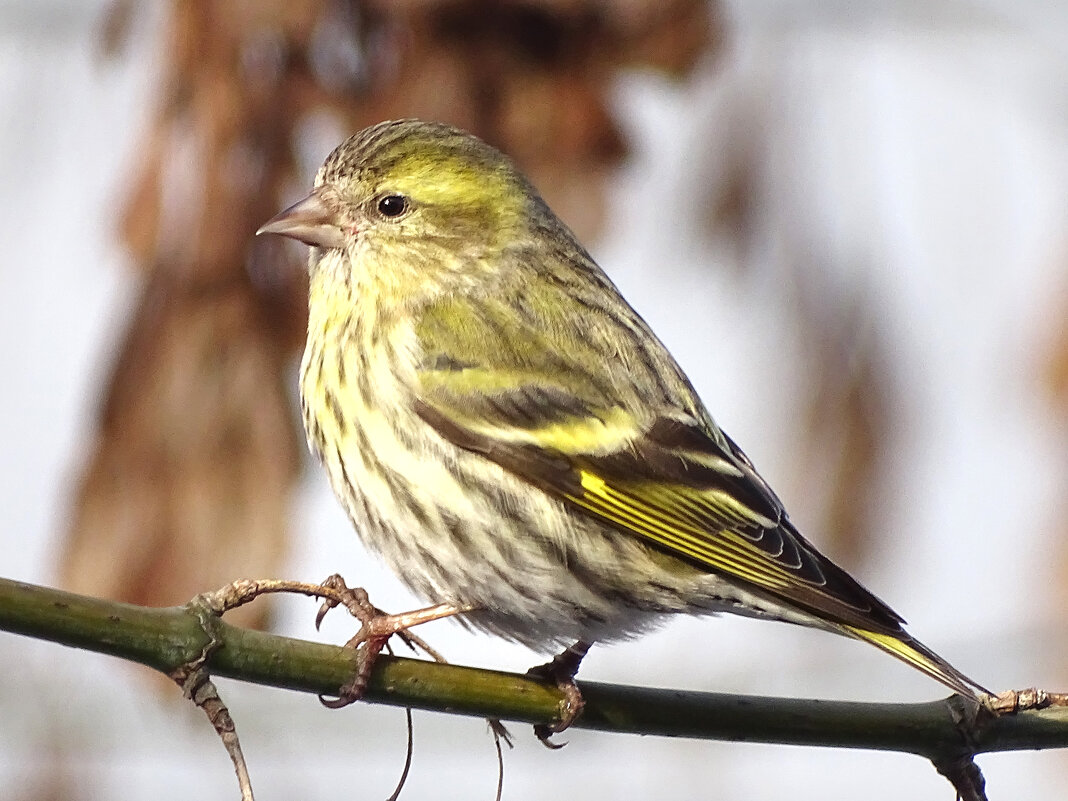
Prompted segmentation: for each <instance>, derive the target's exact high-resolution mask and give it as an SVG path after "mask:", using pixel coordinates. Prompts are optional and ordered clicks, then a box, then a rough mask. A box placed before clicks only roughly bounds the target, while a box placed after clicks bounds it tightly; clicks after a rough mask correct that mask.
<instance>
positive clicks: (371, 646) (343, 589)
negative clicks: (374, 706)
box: [315, 574, 470, 709]
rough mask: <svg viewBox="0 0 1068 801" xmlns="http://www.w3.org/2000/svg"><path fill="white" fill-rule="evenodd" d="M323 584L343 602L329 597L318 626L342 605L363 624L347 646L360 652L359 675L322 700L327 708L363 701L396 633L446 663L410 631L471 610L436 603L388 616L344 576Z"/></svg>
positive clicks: (328, 580) (324, 602)
mask: <svg viewBox="0 0 1068 801" xmlns="http://www.w3.org/2000/svg"><path fill="white" fill-rule="evenodd" d="M323 585H324V586H327V587H330V588H332V589H334V590H336V591H337V592H338V594H339V599H338V600H335V599H333V598H328V599H327V600H325V601H323V605H322V606H321V607H320V608H319V613H318V614H317V615H316V617H315V625H316V627H318V626H319V624H320V623H322V620H323V617H324V616H325V615H326V613H327V612H329V611H330V610H331V609H333V608H334V607H335V606H338V605H339V604H340V605H341V606H344V607H345V608H346V609H347V610H348V611H349V614H351V615H352V616H353V617H355V618H356V619H357V620H359V621H360V624H361V625H360V630H359V631H358V632H356V636H355V637H353V638H352V639H351V640H349V641H348V642H347V643H345V647H346V648H355V649H357V650H356V653H357V655H358V659H357V662H356V672H355V674H353V677H352V678H351V679H350V680H349V681H348V682H347V683H346V684H345V685H343V686H342V687H341V689H340V690H339V691H338V697H337V698H333V699H326V698H323V697H322V696H320V697H319V700H320V701H321V702H322V704H323V706H326V707H329V708H330V709H340V708H341V707H343V706H348V705H349V704H351V703H353V702H354V701H359V700H360V698H362V697H363V694H364V692H365V691H366V690H367V683H368V681H369V680H370V678H371V670H372V669H373V668H374V666H375V661H376V660H377V659H378V655H379V654H380V653H381V652H382V649H383V648H384V647H385V645H386V642H387V641H388V640H389V638H390V637H392V636H393V635H394V634H399V635H400V636H401V638H403V639H404V641H405V642H406V643H407V644H408V645H409V646H410V647H414V646H415V645H419V646H420V647H421V648H423V649H424V650H426V651H427V653H429V654H430V655H431V656H432V657H434V658H435V659H436V660H437V661H443V660H442V659H441V658H440V656H439V655H438V654H437V653H436V652H434V651H433V650H432V649H429V648H428V647H427V646H426V645H425V643H423V642H422V640H420V639H419V638H417V637H416V636H415V635H413V634H409V633H408V631H407V630H408V629H409V628H411V627H412V626H418V625H419V624H420V623H429V622H430V621H432V620H441V619H442V618H446V617H452V616H453V615H457V614H460V613H461V612H467V611H470V610H469V609H467V608H464V607H458V606H453V605H452V604H436V605H434V606H428V607H426V608H425V609H416V610H414V611H412V612H402V613H400V614H396V615H388V614H386V613H385V612H383V611H382V610H381V609H379V608H378V607H376V606H374V605H373V604H372V603H371V601H370V600H369V599H368V597H367V591H366V590H364V589H363V588H362V587H351V588H350V587H347V586H346V585H345V582H344V580H343V579H342V578H341V576H338V575H336V574H335V575H333V576H331V577H330V578H328V579H327V580H326V581H324V582H323Z"/></svg>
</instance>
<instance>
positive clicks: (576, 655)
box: [527, 641, 591, 749]
mask: <svg viewBox="0 0 1068 801" xmlns="http://www.w3.org/2000/svg"><path fill="white" fill-rule="evenodd" d="M590 646H591V643H588V642H582V641H579V642H577V643H575V644H574V645H572V646H570V647H568V648H566V649H565V650H563V651H562V652H560V653H559V654H557V655H556V656H554V657H553V659H552V661H551V662H547V663H546V664H544V665H538V666H537V667H532V668H531V669H530V670H528V671H527V675H528V676H534V677H536V678H540V679H547V680H549V681H552V682H553V683H554V684H555V685H556V686H557V687H558V688H559V689H560V692H562V693H563V694H564V698H563V700H562V701H561V702H560V716H559V717H558V718H557V719H556V720H554V721H553V722H552V723H539V724H537V725H536V726H535V727H534V734H535V735H536V736H537V738H538V739H539V740H541V744H542V745H544V746H545V747H546V748H552V749H557V748H563V747H564V746H565V745H566V743H554V742H553V741H552V737H553V735H554V734H559V733H560V732H562V731H564V730H566V729H567V728H568V727H570V726H571V724H572V723H574V722H575V720H576V718H578V716H579V715H580V714H582V708H583V707H584V706H585V705H586V702H585V701H584V700H583V698H582V691H581V690H579V687H578V684H576V683H575V674H576V673H578V669H579V666H580V665H581V664H582V659H583V657H585V656H586V654H587V653H588V652H589V650H590Z"/></svg>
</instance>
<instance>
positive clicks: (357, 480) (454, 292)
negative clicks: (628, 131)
mask: <svg viewBox="0 0 1068 801" xmlns="http://www.w3.org/2000/svg"><path fill="white" fill-rule="evenodd" d="M261 230H266V231H272V232H276V233H282V234H285V235H288V236H293V237H295V238H298V239H301V240H303V241H305V242H307V243H308V244H310V245H312V246H313V247H312V252H311V259H310V273H311V279H310V306H309V309H310V314H309V324H308V325H309V335H308V346H307V350H306V352H305V355H304V360H303V364H302V368H301V397H302V407H303V415H304V422H305V425H306V427H307V431H308V437H309V442H310V444H311V446H312V448H313V450H314V451H315V452H316V453H317V454H318V456H319V458H320V459H321V460H322V462H323V464H324V465H325V467H326V469H327V471H328V473H329V476H330V480H331V483H332V485H333V487H334V490H335V492H336V493H337V495H338V497H339V498H340V499H341V501H342V503H343V504H344V506H345V508H346V509H347V511H348V513H349V515H350V516H351V517H352V519H353V521H354V523H355V524H356V528H357V531H358V532H359V534H360V536H361V537H362V538H363V540H364V542H365V543H366V544H367V545H368V546H370V547H371V548H372V549H374V550H375V551H377V552H379V553H380V554H381V555H382V556H383V557H384V558H385V560H386V561H387V562H388V563H389V565H390V567H391V568H392V569H393V570H394V571H395V572H396V573H397V575H399V576H400V577H401V578H402V579H403V580H404V581H405V582H406V583H407V584H408V585H410V586H411V587H412V588H413V589H414V590H415V591H416V592H418V593H419V594H420V595H422V596H424V597H425V598H427V599H428V600H429V601H432V602H435V603H438V602H448V603H451V604H454V605H456V606H473V607H476V608H477V611H475V612H471V613H468V614H466V615H464V620H466V621H467V622H468V623H469V624H471V625H474V626H477V627H479V628H482V629H485V630H488V631H491V632H493V633H495V634H498V635H501V636H503V637H507V638H510V639H513V640H517V641H519V642H522V643H525V644H527V645H530V646H532V647H534V648H537V649H542V650H544V649H547V648H555V647H557V646H559V645H561V644H565V643H568V642H571V641H574V640H580V641H586V642H594V641H606V640H612V639H618V638H623V637H629V636H633V635H636V634H638V633H640V632H642V631H644V630H646V629H647V628H648V627H650V626H651V625H654V624H656V623H657V622H659V621H661V620H663V617H664V615H665V614H668V613H709V612H721V611H725V612H734V613H738V614H744V615H750V616H754V617H763V618H770V619H776V620H784V621H788V622H791V623H798V624H802V625H807V626H815V627H817V628H822V629H826V630H829V631H833V632H837V633H839V634H844V635H847V636H851V637H855V638H857V639H861V640H865V641H868V642H870V643H872V644H874V645H876V646H877V647H879V648H881V649H883V650H885V651H887V652H888V653H891V654H893V655H894V656H897V657H898V658H900V659H902V660H904V661H905V662H908V663H909V664H911V665H913V666H914V667H916V668H918V669H919V670H922V671H923V672H925V673H927V674H929V675H931V676H932V677H934V678H935V679H937V680H939V681H941V682H943V683H944V684H946V685H947V686H949V687H951V688H953V689H954V690H956V691H958V692H961V693H965V694H968V695H974V691H975V689H977V688H978V689H981V688H979V686H978V685H977V684H975V682H973V681H971V680H970V679H968V678H966V677H965V676H963V675H962V674H960V673H959V672H958V671H956V670H955V669H954V668H952V667H951V666H950V665H949V664H947V663H946V662H945V661H944V660H942V659H941V658H939V657H938V656H936V655H935V654H934V653H933V652H931V651H930V650H929V649H927V648H925V647H924V646H923V645H921V644H920V643H919V642H917V641H916V640H914V639H912V638H911V637H910V636H909V635H908V634H907V633H906V632H905V631H904V629H903V628H902V622H903V621H902V620H901V618H900V617H899V616H898V615H897V614H896V613H895V612H894V611H893V610H891V609H890V608H889V607H888V606H887V605H886V604H884V603H883V602H882V601H880V600H879V599H877V598H876V597H875V596H873V595H872V594H871V593H869V592H868V591H867V590H865V589H864V588H863V587H861V586H860V584H858V583H857V582H856V581H855V580H854V579H852V578H851V577H850V576H849V575H848V574H846V573H845V572H844V571H843V570H841V569H840V568H839V567H837V566H836V565H834V564H833V563H832V562H831V561H829V560H828V559H827V558H825V557H823V556H822V555H820V554H819V553H818V552H817V551H816V550H815V548H814V547H813V546H812V545H811V544H810V543H809V542H808V541H806V540H805V539H804V538H803V537H802V536H801V535H800V533H798V531H797V530H796V529H795V528H794V526H793V525H792V524H791V522H790V520H789V519H788V517H787V515H786V512H785V510H784V509H783V505H782V503H781V502H780V501H779V499H778V497H776V495H775V493H774V492H772V490H771V489H770V488H769V487H768V485H767V484H766V483H765V482H764V480H763V479H762V478H761V477H760V475H759V474H758V473H757V472H756V470H755V469H754V468H753V466H752V464H751V463H750V462H749V460H748V459H747V458H746V456H745V454H744V453H742V451H741V450H740V449H739V448H738V447H737V446H736V445H735V444H734V443H733V442H732V441H731V440H730V439H729V438H728V437H727V436H726V434H724V433H723V432H722V431H721V430H720V429H719V428H718V427H717V426H716V424H715V423H714V422H713V420H712V418H711V416H710V415H709V414H708V412H707V411H706V410H705V408H704V406H703V405H702V403H701V401H700V399H699V398H698V396H697V394H696V393H695V392H694V389H693V387H692V386H691V385H690V383H689V381H688V380H687V378H686V376H685V375H684V374H683V372H682V370H681V369H680V368H679V366H678V365H677V364H676V363H675V361H674V359H673V358H672V357H671V355H670V354H669V353H668V352H667V350H666V349H665V348H664V346H663V345H662V344H661V343H660V341H659V340H658V339H657V338H656V336H655V335H654V334H653V333H652V331H650V330H649V328H648V326H647V325H646V324H645V322H644V321H643V320H642V319H641V318H640V317H639V316H638V314H637V313H636V312H635V311H634V310H633V309H632V308H631V307H630V306H629V305H628V304H627V302H626V301H625V300H624V299H623V298H622V297H621V296H620V294H619V292H618V291H617V290H616V288H615V287H614V286H613V284H612V283H611V281H610V280H609V279H608V278H607V276H606V275H605V274H604V273H603V272H602V271H601V269H600V268H599V267H598V266H597V265H596V264H595V263H594V262H593V260H592V259H591V258H590V256H589V254H588V253H587V252H586V251H585V249H584V248H583V247H582V246H581V245H580V244H579V243H578V242H577V241H576V240H575V238H574V236H573V235H572V233H571V232H570V231H569V230H568V229H567V228H566V227H565V226H564V225H563V224H562V223H561V222H560V221H559V220H558V219H557V218H556V217H555V215H553V213H552V212H551V211H550V210H549V209H548V207H547V206H546V205H545V203H544V202H543V201H542V200H541V199H540V198H539V197H538V195H537V193H536V192H535V191H534V189H533V188H532V187H531V186H530V184H529V183H528V182H527V181H526V179H525V178H523V176H522V175H521V174H520V173H519V172H518V171H517V170H516V169H515V168H514V167H513V166H512V164H511V163H510V162H509V161H508V160H507V159H506V158H505V157H503V156H502V155H501V154H500V153H498V152H497V151H496V150H494V149H493V148H491V147H489V146H488V145H486V144H484V143H483V142H481V141H480V140H478V139H475V138H474V137H472V136H469V135H467V134H465V133H463V132H461V131H458V130H456V129H453V128H450V127H447V126H444V125H440V124H434V123H423V122H419V121H414V120H405V121H400V122H390V123H382V124H380V125H377V126H374V127H372V128H368V129H367V130H365V131H362V132H361V133H359V134H357V135H355V136H354V137H352V138H351V139H349V140H348V141H346V142H345V143H343V144H342V145H341V146H340V147H338V148H337V150H335V151H334V153H333V154H331V156H330V157H329V158H328V159H327V161H326V163H325V164H324V165H323V167H322V169H321V170H320V171H319V174H318V176H317V177H316V181H315V190H314V192H313V194H312V195H311V196H309V198H308V199H306V200H305V201H303V202H302V203H301V204H298V205H297V206H295V207H293V209H290V210H288V211H287V212H284V213H283V214H282V215H279V217H278V218H275V220H273V221H272V222H271V223H269V224H268V225H267V226H264V229H261Z"/></svg>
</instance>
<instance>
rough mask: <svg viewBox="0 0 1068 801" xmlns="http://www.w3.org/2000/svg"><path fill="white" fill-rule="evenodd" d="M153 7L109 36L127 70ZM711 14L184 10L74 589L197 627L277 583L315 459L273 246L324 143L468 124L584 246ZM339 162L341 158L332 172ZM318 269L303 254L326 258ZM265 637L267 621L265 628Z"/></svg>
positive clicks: (131, 214) (150, 137) (150, 161)
mask: <svg viewBox="0 0 1068 801" xmlns="http://www.w3.org/2000/svg"><path fill="white" fill-rule="evenodd" d="M139 10H140V9H139V6H138V4H136V3H132V2H129V0H126V1H125V2H118V3H116V4H115V6H114V8H113V9H112V12H111V14H110V16H109V17H108V19H107V20H106V24H105V27H104V31H103V37H102V38H103V40H104V44H105V47H106V48H112V49H113V48H116V47H121V45H122V38H123V35H124V31H126V30H127V29H128V26H127V24H126V23H127V22H128V19H129V15H131V14H135V13H139ZM714 10H715V9H714V7H713V6H712V5H711V4H710V3H708V2H706V1H705V0H660V2H651V1H650V2H643V1H642V0H527V1H526V2H515V1H514V0H504V1H501V2H490V1H489V0H448V1H445V0H391V2H384V0H364V1H363V2H358V1H356V0H353V1H352V2H312V1H311V0H240V1H239V0H232V1H224V0H212V1H209V0H175V2H172V3H170V4H169V6H168V8H167V10H166V12H165V13H166V20H165V23H164V25H163V28H162V31H161V33H162V37H161V41H160V58H161V71H160V75H159V93H158V97H157V100H156V105H155V109H154V110H153V113H152V116H151V119H150V121H149V122H148V125H147V129H146V131H145V134H144V136H143V144H142V146H141V148H140V149H139V153H140V163H138V164H135V165H131V172H132V173H133V175H134V179H133V182H132V185H131V188H130V190H129V193H128V195H127V199H126V203H125V211H124V213H123V216H122V220H121V233H122V238H123V240H124V242H125V243H126V246H127V248H128V249H129V251H130V252H131V254H132V255H133V258H134V260H135V262H136V264H137V265H138V268H139V269H140V270H141V271H142V273H143V280H144V289H143V292H142V295H141V298H140V302H139V304H138V309H137V311H136V313H135V314H134V316H133V319H132V320H131V322H130V325H129V329H128V331H127V334H126V337H125V340H124V342H123V343H122V346H121V349H120V353H119V355H118V358H117V360H116V363H115V367H114V370H113V372H112V374H111V376H110V380H109V381H108V385H107V387H106V388H105V390H104V396H105V397H104V402H103V408H102V411H101V414H100V420H99V427H98V430H97V432H96V440H95V443H94V444H93V446H92V450H91V452H90V453H88V454H86V457H85V466H84V469H83V470H82V473H81V476H80V479H79V481H78V486H77V490H76V495H75V499H74V503H73V510H72V514H71V522H70V527H69V531H68V534H67V538H66V544H65V551H64V553H63V557H62V581H63V583H64V585H65V586H67V587H69V588H71V589H73V590H76V591H79V592H84V593H88V594H92V595H103V596H107V597H111V598H116V599H120V600H126V601H131V602H136V603H142V604H154V605H165V604H175V603H181V602H184V601H185V600H187V599H188V598H190V597H191V596H192V595H194V594H195V593H197V592H200V591H202V590H205V589H210V588H214V587H216V586H219V585H221V584H224V583H225V582H227V581H230V580H232V579H234V578H237V577H240V576H273V575H275V574H277V573H278V571H279V566H280V560H281V558H282V556H283V555H284V553H285V549H286V541H287V538H286V527H287V522H288V516H289V506H290V499H291V493H292V488H293V485H294V482H295V480H296V477H297V474H298V470H299V466H300V462H301V458H300V453H301V452H302V448H303V446H302V445H301V441H302V439H303V437H302V435H300V434H299V433H298V422H297V417H296V415H295V414H294V413H293V410H292V409H291V405H292V404H291V400H290V398H291V395H292V390H291V389H290V388H289V384H290V383H291V380H292V379H291V376H290V366H291V364H292V360H293V358H294V355H295V353H296V352H297V350H298V349H299V347H300V344H301V342H302V338H303V327H304V307H305V287H304V280H305V276H304V271H303V269H302V268H301V267H300V265H299V264H297V263H293V262H294V256H293V251H291V250H287V249H285V248H283V247H282V246H281V245H280V243H278V242H266V241H254V240H253V232H254V231H255V229H256V227H257V226H258V225H259V224H260V223H262V222H263V221H264V220H266V219H267V218H269V217H270V216H271V215H272V214H274V212H276V211H277V210H278V209H280V208H282V207H283V205H285V204H286V202H287V201H289V200H291V199H293V196H294V194H295V189H294V188H295V187H300V186H305V185H307V183H308V182H309V181H310V178H311V176H310V175H306V174H300V173H301V166H302V165H301V164H300V163H299V162H300V159H299V154H300V150H301V147H302V145H307V142H306V141H304V138H305V137H306V135H307V130H306V126H307V124H308V121H309V120H311V119H314V118H316V117H317V116H318V117H320V118H321V117H322V115H326V116H327V118H328V119H330V120H332V121H334V122H335V123H336V125H337V127H338V129H339V130H340V131H341V132H343V135H346V134H347V133H351V132H354V131H356V130H358V129H360V128H362V127H364V126H366V125H369V124H371V123H374V122H377V121H379V120H382V119H388V118H395V117H406V116H415V117H424V118H430V119H439V120H444V121H447V122H452V123H455V124H458V125H460V126H462V127H465V128H467V129H469V130H471V131H473V132H475V133H477V134H479V135H481V136H482V137H484V138H485V139H487V140H489V141H491V142H492V143H494V144H496V145H497V146H499V147H501V148H502V149H503V150H505V151H506V152H508V153H509V154H511V155H512V156H513V157H514V158H515V159H516V160H517V161H518V162H519V164H520V165H521V167H522V168H523V169H524V170H525V171H526V172H527V173H528V174H529V175H530V176H531V178H532V179H533V180H534V182H535V183H536V184H537V185H538V186H539V188H540V189H541V190H542V192H543V194H544V195H545V196H546V199H547V200H548V201H549V202H550V204H552V205H553V206H554V207H555V208H556V209H557V211H558V212H559V213H560V214H561V216H562V217H564V218H565V219H566V220H567V221H568V222H569V223H571V224H572V226H573V227H575V229H576V230H577V231H578V232H579V234H580V235H582V236H590V235H591V234H592V233H593V232H594V231H595V230H596V228H597V226H598V224H599V222H600V220H601V217H602V214H603V210H604V203H603V188H604V179H605V177H606V175H607V174H608V172H609V171H610V170H611V168H612V167H613V166H615V165H616V164H617V163H618V162H619V160H620V159H621V158H622V157H623V156H624V155H625V153H626V147H625V143H624V141H623V137H622V135H621V133H620V131H619V129H618V128H617V126H616V124H615V122H614V120H613V118H612V115H611V112H610V111H609V105H608V99H607V94H608V90H609V88H610V84H611V81H612V79H613V77H614V76H615V75H616V74H617V72H618V70H619V69H620V68H623V67H646V68H652V69H657V70H661V71H664V72H667V73H669V74H672V75H676V76H681V75H684V74H686V73H687V71H688V70H689V69H690V68H691V67H692V65H693V64H694V63H695V62H696V60H697V59H698V57H700V56H701V55H702V54H706V53H709V52H710V51H711V50H713V49H715V47H716V46H717V44H718V42H719V38H718V33H719V31H718V27H717V20H716V18H715V16H714ZM325 155H326V152H325V151H324V152H322V153H319V154H317V157H318V158H322V157H325ZM302 255H303V254H302ZM244 622H245V623H246V624H263V623H264V622H265V621H264V613H263V607H259V608H257V607H255V606H254V607H252V608H251V611H249V612H246V617H245V619H244Z"/></svg>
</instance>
